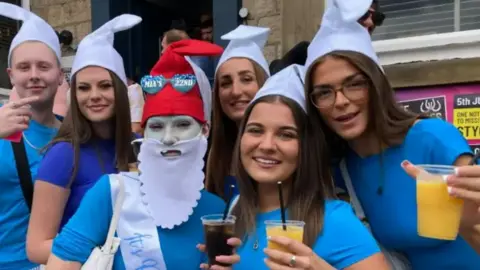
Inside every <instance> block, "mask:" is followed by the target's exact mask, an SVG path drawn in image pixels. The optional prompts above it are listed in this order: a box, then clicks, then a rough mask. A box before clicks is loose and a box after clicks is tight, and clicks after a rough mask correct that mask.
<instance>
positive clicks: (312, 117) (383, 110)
mask: <svg viewBox="0 0 480 270" xmlns="http://www.w3.org/2000/svg"><path fill="white" fill-rule="evenodd" d="M327 57H333V58H338V59H343V60H346V61H348V62H349V63H350V64H352V65H353V66H355V67H356V68H357V69H358V70H360V72H362V73H363V75H364V76H366V77H367V79H369V81H370V86H371V87H370V89H369V91H368V99H369V104H368V110H369V116H368V119H369V120H368V126H367V129H368V130H370V131H372V132H373V133H374V134H375V136H376V137H377V138H378V140H379V141H378V145H379V146H382V145H387V146H394V145H399V144H401V143H402V142H403V140H404V138H405V136H406V134H407V132H408V130H409V129H410V127H411V126H412V125H413V124H414V123H415V121H416V120H417V119H418V118H424V116H421V115H418V114H416V113H412V112H409V111H406V110H404V109H403V108H402V107H401V106H400V105H399V104H398V103H397V101H396V100H395V92H394V90H393V89H392V87H391V86H390V83H389V82H388V79H387V77H386V76H385V74H384V73H383V71H382V70H381V69H380V68H379V66H378V65H377V64H376V63H375V62H374V61H373V60H372V59H370V58H369V57H367V56H365V55H363V54H361V53H358V52H353V51H335V52H332V53H330V54H328V55H326V56H324V57H321V58H319V59H318V60H316V61H315V62H314V63H313V64H312V66H311V67H310V68H309V69H308V70H307V75H306V79H305V96H306V97H307V114H308V117H309V121H310V122H315V123H320V125H321V130H323V132H324V133H325V136H326V138H327V142H328V145H329V148H330V151H329V152H330V153H329V154H330V155H331V157H332V158H333V160H334V161H335V162H338V161H339V160H340V159H342V158H343V157H344V156H345V154H346V151H347V149H348V144H347V142H346V141H345V140H344V139H342V138H341V137H340V136H338V135H337V134H336V133H335V132H334V131H333V130H331V129H330V128H329V127H328V126H327V125H326V124H325V122H324V121H323V120H322V117H321V116H320V113H319V112H318V109H317V108H316V107H315V106H314V105H313V103H312V102H310V99H309V97H310V94H311V93H312V91H313V73H314V71H315V69H316V68H317V67H318V65H319V64H321V63H322V62H323V61H325V59H326V58H327ZM317 132H318V131H317Z"/></svg>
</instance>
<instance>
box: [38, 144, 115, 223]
mask: <svg viewBox="0 0 480 270" xmlns="http://www.w3.org/2000/svg"><path fill="white" fill-rule="evenodd" d="M73 166H74V152H73V146H72V145H71V144H70V143H67V142H59V143H56V144H55V145H53V146H52V147H51V148H50V149H49V150H48V151H47V153H46V154H45V158H44V159H43V160H42V162H41V164H40V168H39V169H38V175H37V178H36V179H37V180H39V181H44V182H48V183H51V184H53V185H56V186H59V187H63V188H67V187H68V186H69V185H70V183H71V187H70V190H71V191H70V196H69V198H68V201H67V204H66V206H65V211H64V214H63V217H62V221H61V223H60V229H61V228H62V227H63V226H64V225H65V224H66V223H67V222H68V220H69V219H70V218H71V217H72V216H73V215H74V214H75V211H77V208H78V207H79V205H80V202H81V200H82V198H83V196H84V195H85V193H86V192H87V191H88V190H89V189H90V188H91V187H93V185H94V184H95V183H96V182H97V180H98V179H99V178H100V177H101V176H102V175H103V174H110V173H116V172H117V169H116V164H115V141H114V140H95V141H93V140H92V141H91V142H88V143H85V144H82V145H80V151H79V161H78V169H77V175H76V177H75V179H73V182H72V181H71V177H72V172H73Z"/></svg>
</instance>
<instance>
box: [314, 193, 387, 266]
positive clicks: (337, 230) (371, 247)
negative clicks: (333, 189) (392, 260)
mask: <svg viewBox="0 0 480 270" xmlns="http://www.w3.org/2000/svg"><path fill="white" fill-rule="evenodd" d="M328 207H331V209H330V210H329V211H328V212H327V211H326V215H325V217H324V227H323V232H322V237H321V238H320V240H319V242H317V243H316V244H315V248H314V252H315V253H317V254H318V253H320V252H321V253H325V252H326V253H327V254H326V256H325V258H324V259H326V260H328V262H329V263H330V264H331V265H332V266H333V267H334V268H335V269H346V270H371V269H375V270H382V269H385V270H386V269H390V266H389V265H388V262H387V261H386V259H385V257H384V256H383V254H382V252H381V251H380V247H379V246H378V244H377V241H376V240H375V238H374V237H373V235H372V234H371V233H370V231H369V230H368V229H367V228H366V227H365V225H363V223H362V222H361V221H360V220H359V219H358V218H357V217H356V216H355V214H354V212H353V209H352V207H351V206H350V205H349V204H347V203H345V202H343V201H335V202H332V203H331V205H330V206H328V205H327V208H328ZM321 249H323V250H321Z"/></svg>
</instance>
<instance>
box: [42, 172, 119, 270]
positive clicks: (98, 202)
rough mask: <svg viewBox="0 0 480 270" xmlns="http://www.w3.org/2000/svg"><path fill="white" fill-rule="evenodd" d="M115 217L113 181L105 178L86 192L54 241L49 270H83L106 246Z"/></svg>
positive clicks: (48, 264) (48, 265)
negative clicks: (112, 191)
mask: <svg viewBox="0 0 480 270" xmlns="http://www.w3.org/2000/svg"><path fill="white" fill-rule="evenodd" d="M112 214H113V213H112V201H111V193H110V180H109V176H108V175H104V176H102V178H100V180H98V182H97V183H96V184H95V185H94V186H93V187H92V188H91V189H90V190H89V191H88V192H87V194H86V195H85V197H84V198H83V200H82V202H81V203H80V207H79V208H78V210H77V212H76V213H75V215H74V216H73V217H72V218H71V219H70V220H69V221H68V223H67V224H66V225H65V227H64V228H63V229H62V232H61V233H60V234H59V235H58V236H57V237H56V238H55V239H54V241H53V246H52V252H51V254H50V258H49V259H48V263H47V269H48V270H64V269H71V270H73V269H75V270H76V269H80V266H81V265H83V264H84V263H85V262H86V261H87V260H88V258H89V257H90V254H91V253H92V251H93V249H94V248H95V247H99V246H102V245H103V244H104V243H105V241H106V238H107V234H108V229H109V226H110V220H111V218H112Z"/></svg>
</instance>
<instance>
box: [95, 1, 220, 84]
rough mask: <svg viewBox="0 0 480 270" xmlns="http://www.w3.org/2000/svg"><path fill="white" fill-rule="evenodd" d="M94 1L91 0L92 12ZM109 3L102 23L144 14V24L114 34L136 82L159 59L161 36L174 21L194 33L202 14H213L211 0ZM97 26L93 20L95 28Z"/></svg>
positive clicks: (118, 48)
mask: <svg viewBox="0 0 480 270" xmlns="http://www.w3.org/2000/svg"><path fill="white" fill-rule="evenodd" d="M114 1H115V4H113V2H114ZM94 3H95V2H94V1H92V15H93V14H94V10H95V7H94ZM109 6H110V8H109V10H110V14H109V16H108V18H103V22H101V23H100V25H101V24H103V23H104V22H105V21H106V20H108V19H110V18H113V17H115V16H118V15H120V14H123V13H131V14H136V15H138V16H140V17H142V23H140V24H139V25H137V26H135V27H134V28H133V29H132V30H131V31H123V32H120V33H118V34H116V35H115V48H116V49H117V50H118V52H119V53H120V54H121V55H122V56H123V58H124V59H123V60H124V63H125V69H126V73H127V76H128V77H130V78H131V79H133V80H135V81H137V82H138V80H139V79H140V78H141V77H142V76H143V75H145V74H148V73H150V69H151V68H152V67H153V66H154V65H155V63H156V62H157V60H158V58H159V56H160V43H161V37H162V36H163V33H164V32H166V31H168V30H170V29H171V26H172V23H173V24H178V22H180V21H184V23H185V25H186V30H187V32H188V33H189V34H193V33H194V32H195V30H196V29H198V27H199V26H200V17H201V15H202V14H210V15H211V14H212V0H110V1H109ZM104 16H105V14H104ZM93 17H94V18H93V19H94V20H95V16H93ZM98 26H99V25H96V24H95V22H94V25H93V27H94V28H97V27H98Z"/></svg>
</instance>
